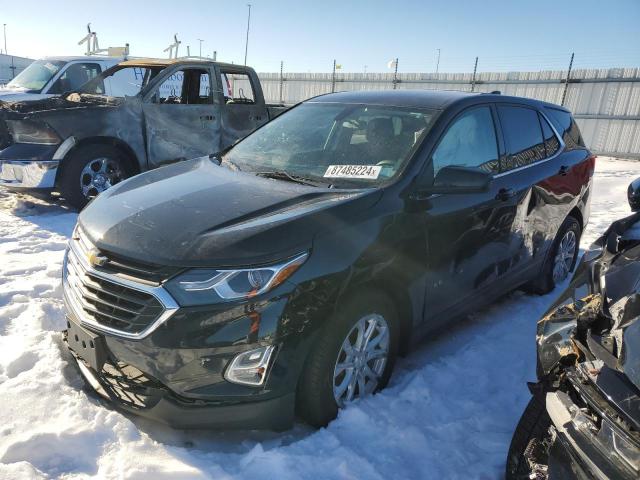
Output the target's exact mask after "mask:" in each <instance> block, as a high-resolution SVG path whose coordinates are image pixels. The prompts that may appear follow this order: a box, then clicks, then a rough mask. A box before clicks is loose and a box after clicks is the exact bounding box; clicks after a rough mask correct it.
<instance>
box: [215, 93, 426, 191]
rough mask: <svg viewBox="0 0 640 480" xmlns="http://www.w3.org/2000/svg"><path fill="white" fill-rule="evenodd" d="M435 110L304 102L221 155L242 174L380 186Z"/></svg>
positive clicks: (416, 141) (423, 131)
mask: <svg viewBox="0 0 640 480" xmlns="http://www.w3.org/2000/svg"><path fill="white" fill-rule="evenodd" d="M434 114H435V111H432V110H420V109H416V108H413V107H412V108H399V107H388V106H367V105H353V104H338V103H304V104H302V105H300V106H298V107H296V108H294V109H292V110H290V111H289V112H287V113H285V114H283V115H281V116H279V117H277V118H275V119H274V120H273V121H271V122H270V123H268V124H266V125H265V126H264V127H262V128H260V129H259V130H257V131H256V132H255V133H253V134H251V135H249V136H248V137H247V138H245V139H244V140H243V141H242V142H240V143H238V144H237V145H236V146H235V147H233V148H232V149H231V150H229V151H228V152H227V153H226V154H225V155H224V156H223V159H222V160H223V163H229V164H232V165H234V166H235V167H237V168H239V169H240V170H244V171H249V172H254V173H260V174H265V173H271V172H279V173H281V174H282V172H284V173H286V174H288V175H291V176H295V177H300V178H305V179H309V180H313V181H315V182H322V183H326V184H332V185H336V186H349V185H355V186H358V187H365V186H366V187H368V186H375V185H380V184H381V183H384V182H386V181H388V180H389V179H391V178H392V177H394V176H395V175H396V174H398V173H399V172H400V171H401V170H402V168H403V167H404V165H405V164H406V162H407V161H408V159H409V158H410V157H411V155H412V154H413V151H414V150H415V148H416V147H417V145H419V143H420V142H421V141H422V138H423V137H424V136H425V135H426V133H427V131H428V130H429V128H430V126H431V123H432V120H433V118H434Z"/></svg>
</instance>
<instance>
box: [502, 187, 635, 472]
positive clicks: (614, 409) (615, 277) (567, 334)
mask: <svg viewBox="0 0 640 480" xmlns="http://www.w3.org/2000/svg"><path fill="white" fill-rule="evenodd" d="M638 187H640V179H639V180H636V181H635V182H634V183H632V184H631V185H630V187H629V203H630V204H631V206H632V209H633V210H634V211H636V213H635V214H633V215H631V216H629V217H627V218H624V219H621V220H618V221H616V222H614V223H613V224H612V225H611V226H610V228H609V229H608V230H607V231H606V232H605V234H604V235H603V236H602V237H600V238H599V239H598V240H597V241H596V242H595V243H594V244H593V245H592V246H591V248H590V249H589V250H588V251H587V252H586V253H585V256H584V258H583V260H582V262H581V264H580V266H579V268H578V269H577V271H576V274H575V276H574V278H573V280H572V282H571V284H570V286H569V288H568V289H567V290H566V291H565V292H564V293H563V294H562V295H561V296H560V298H559V299H558V300H557V301H556V302H555V304H554V305H553V307H552V308H551V309H550V310H549V311H548V313H547V314H546V315H545V316H543V318H542V319H541V320H540V321H539V322H538V327H537V338H536V343H537V351H538V358H537V375H538V383H535V384H530V390H531V392H532V394H533V397H532V399H531V401H530V403H529V405H528V406H527V408H526V410H525V412H524V414H523V415H522V418H521V420H520V422H519V424H518V426H517V429H516V432H515V433H514V436H513V440H512V443H511V447H510V449H509V454H508V458H507V478H508V479H516V478H517V479H520V478H536V479H546V478H549V479H569V478H571V479H573V478H578V479H583V478H584V479H607V478H610V479H614V478H615V479H637V478H640V213H638V212H637V210H638V208H637V207H638V206H637V204H636V200H635V199H636V197H637V192H638V191H639V189H638Z"/></svg>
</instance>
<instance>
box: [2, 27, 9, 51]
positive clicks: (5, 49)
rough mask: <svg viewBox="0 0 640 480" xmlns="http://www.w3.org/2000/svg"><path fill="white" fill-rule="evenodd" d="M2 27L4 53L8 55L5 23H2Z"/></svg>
mask: <svg viewBox="0 0 640 480" xmlns="http://www.w3.org/2000/svg"><path fill="white" fill-rule="evenodd" d="M2 27H3V30H4V54H5V55H9V52H8V51H7V24H6V23H3V24H2Z"/></svg>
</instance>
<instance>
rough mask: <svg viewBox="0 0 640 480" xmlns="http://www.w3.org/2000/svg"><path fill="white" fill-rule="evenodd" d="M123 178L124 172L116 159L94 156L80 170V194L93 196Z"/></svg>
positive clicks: (87, 196) (88, 196)
mask: <svg viewBox="0 0 640 480" xmlns="http://www.w3.org/2000/svg"><path fill="white" fill-rule="evenodd" d="M123 179H124V172H123V171H122V168H121V167H120V163H119V162H118V161H117V160H113V159H111V158H106V157H102V158H95V159H93V160H91V161H89V162H88V163H87V164H86V165H85V167H84V168H83V169H82V172H80V188H81V190H82V195H84V196H85V197H86V198H93V197H95V196H96V195H98V194H99V193H100V192H104V191H105V190H106V189H108V188H110V187H112V186H113V185H115V184H116V183H118V182H120V181H121V180H123Z"/></svg>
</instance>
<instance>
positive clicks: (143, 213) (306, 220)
mask: <svg viewBox="0 0 640 480" xmlns="http://www.w3.org/2000/svg"><path fill="white" fill-rule="evenodd" d="M380 194H381V192H379V191H377V190H350V191H345V190H333V189H328V188H324V187H311V186H305V185H300V184H296V183H291V182H285V181H281V180H273V179H267V178H261V177H257V176H255V175H253V174H249V173H243V172H235V171H231V170H229V169H227V168H226V167H220V166H218V165H217V164H215V163H214V162H213V161H211V160H210V159H209V158H207V157H203V158H200V159H194V160H190V161H186V162H179V163H176V164H173V165H169V166H167V167H164V168H159V169H156V170H152V171H150V172H147V173H144V174H142V175H138V176H136V177H134V178H131V179H129V180H127V181H126V182H123V183H121V184H119V185H116V186H115V187H113V188H111V189H109V190H107V191H106V192H104V193H103V194H101V195H100V196H99V197H98V198H97V199H96V200H95V201H93V202H92V203H91V204H90V205H89V206H88V207H87V208H86V209H85V210H84V211H83V212H82V213H81V214H80V217H79V224H80V226H81V228H82V229H83V230H84V232H85V234H86V235H87V236H88V237H89V239H90V240H91V241H92V242H93V243H94V244H95V245H96V246H97V247H98V248H99V249H101V250H104V251H105V252H111V253H114V254H117V255H121V256H123V257H127V258H130V259H133V260H138V261H144V262H147V263H153V264H157V265H171V266H184V267H190V266H217V267H224V266H237V265H249V264H260V263H267V262H271V261H274V260H280V259H282V258H285V257H287V256H289V255H294V254H297V253H300V252H301V251H305V250H308V249H309V248H310V247H311V243H312V240H313V237H314V235H316V234H317V233H318V232H319V231H320V230H322V229H325V228H331V229H337V228H340V225H341V223H342V224H345V225H347V224H349V222H350V219H352V218H353V216H354V215H356V214H357V213H358V212H362V211H363V210H364V209H366V208H368V207H370V206H372V205H373V204H374V203H375V201H376V200H377V199H378V198H379V196H380Z"/></svg>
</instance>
